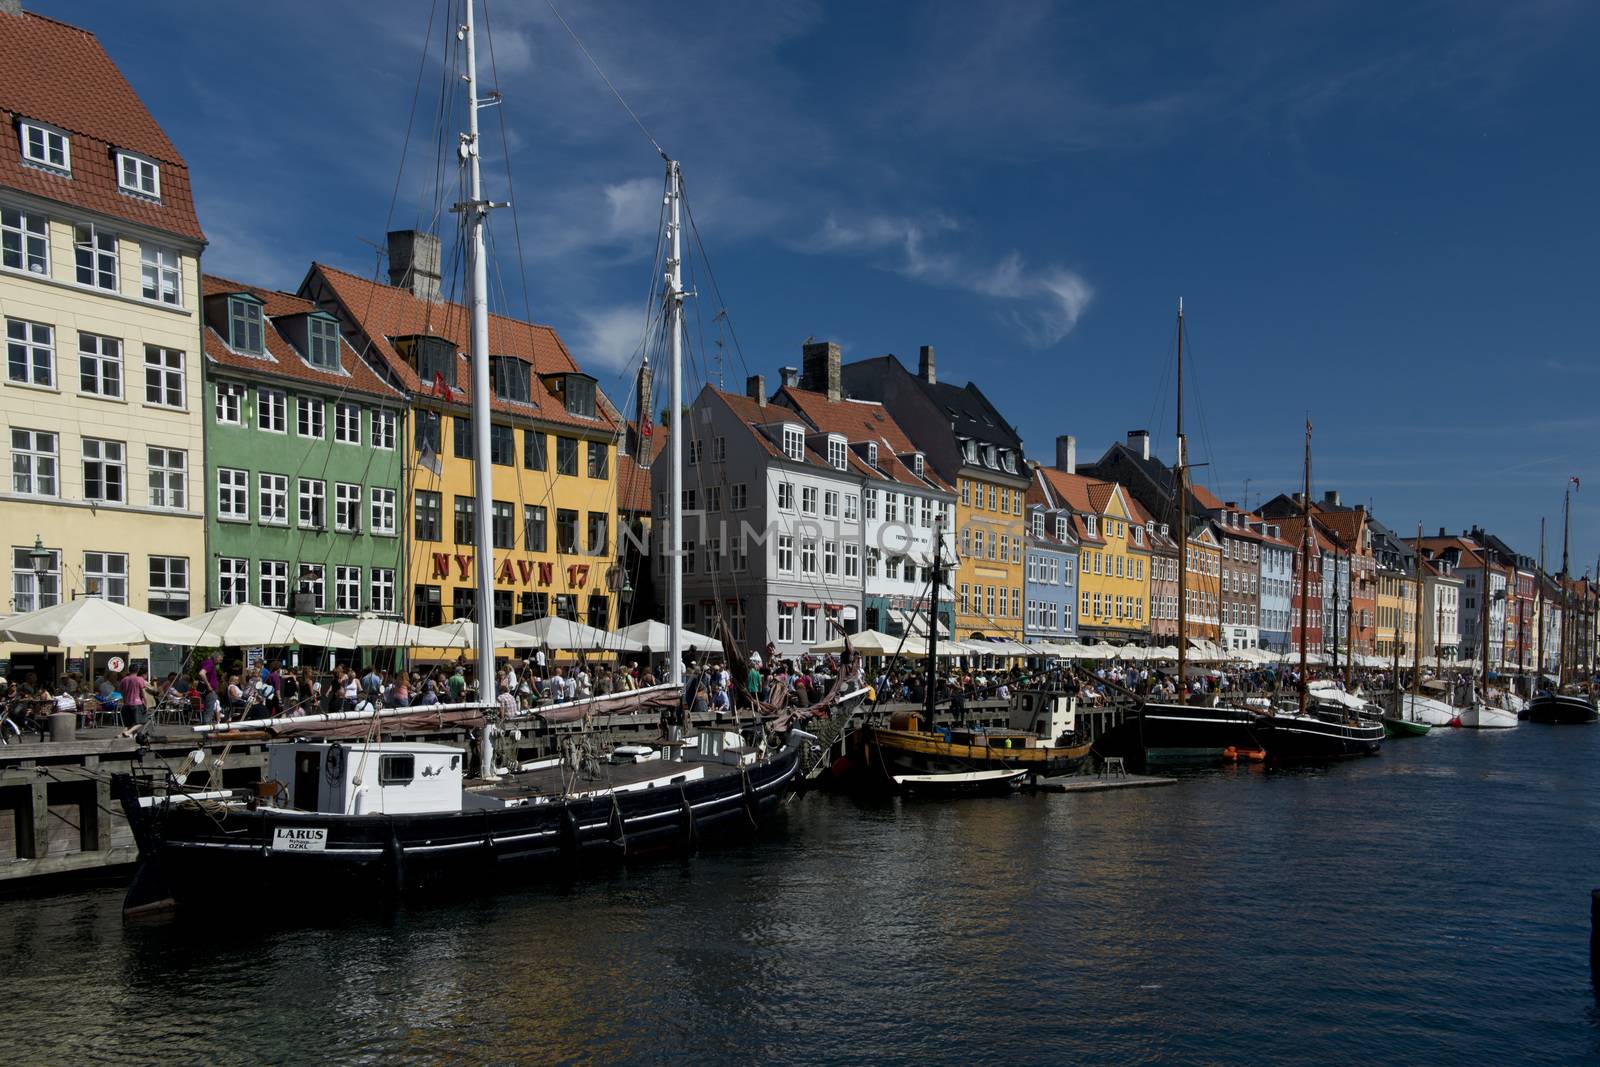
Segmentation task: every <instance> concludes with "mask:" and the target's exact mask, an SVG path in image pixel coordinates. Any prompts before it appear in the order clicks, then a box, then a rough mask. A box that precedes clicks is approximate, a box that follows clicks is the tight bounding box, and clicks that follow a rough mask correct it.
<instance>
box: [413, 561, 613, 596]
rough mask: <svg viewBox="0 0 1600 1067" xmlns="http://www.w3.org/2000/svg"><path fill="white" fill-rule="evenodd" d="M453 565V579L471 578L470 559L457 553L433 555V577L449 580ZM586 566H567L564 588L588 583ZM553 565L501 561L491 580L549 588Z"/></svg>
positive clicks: (554, 566)
mask: <svg viewBox="0 0 1600 1067" xmlns="http://www.w3.org/2000/svg"><path fill="white" fill-rule="evenodd" d="M451 563H454V564H455V576H456V577H458V578H459V579H460V580H461V581H463V582H465V581H470V580H471V579H472V556H470V555H468V554H465V553H461V552H455V553H451V552H435V553H433V577H435V578H449V577H451V569H450V564H451ZM589 571H590V565H589V564H587V563H573V564H570V565H569V566H568V567H567V588H569V589H582V588H584V587H585V586H587V585H588V584H589ZM555 574H556V565H555V564H554V563H547V562H545V561H543V560H532V559H519V560H512V559H503V560H501V561H500V566H499V567H498V568H496V569H495V575H494V580H495V581H497V582H503V583H508V584H511V585H541V586H544V585H553V584H554V583H555Z"/></svg>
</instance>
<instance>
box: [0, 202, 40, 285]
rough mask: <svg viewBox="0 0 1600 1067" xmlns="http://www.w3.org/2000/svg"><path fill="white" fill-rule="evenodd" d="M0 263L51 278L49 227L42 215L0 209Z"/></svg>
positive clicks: (13, 268)
mask: <svg viewBox="0 0 1600 1067" xmlns="http://www.w3.org/2000/svg"><path fill="white" fill-rule="evenodd" d="M0 263H4V265H5V266H7V267H10V268H11V269H12V270H25V271H27V272H28V273H30V274H43V275H44V276H46V277H49V275H50V224H49V222H48V221H47V220H46V219H45V217H44V216H43V215H30V214H28V213H27V212H24V211H18V210H17V209H16V208H9V207H8V208H0Z"/></svg>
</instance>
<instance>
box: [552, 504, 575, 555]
mask: <svg viewBox="0 0 1600 1067" xmlns="http://www.w3.org/2000/svg"><path fill="white" fill-rule="evenodd" d="M556 551H557V552H563V553H568V554H576V553H577V551H578V513H577V512H576V511H573V510H571V509H570V508H557V509H556Z"/></svg>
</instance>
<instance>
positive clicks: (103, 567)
mask: <svg viewBox="0 0 1600 1067" xmlns="http://www.w3.org/2000/svg"><path fill="white" fill-rule="evenodd" d="M83 592H84V595H85V596H92V597H99V598H100V599H102V600H109V601H111V603H113V604H126V603H127V602H128V556H127V553H125V552H85V553H84V554H83Z"/></svg>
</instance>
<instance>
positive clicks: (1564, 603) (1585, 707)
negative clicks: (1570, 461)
mask: <svg viewBox="0 0 1600 1067" xmlns="http://www.w3.org/2000/svg"><path fill="white" fill-rule="evenodd" d="M1571 507H1572V482H1571V481H1568V482H1567V490H1566V493H1565V494H1564V499H1563V501H1562V505H1561V607H1562V612H1561V620H1562V630H1563V640H1562V642H1561V649H1560V651H1559V653H1558V654H1557V656H1556V664H1557V666H1556V684H1555V688H1553V689H1549V690H1544V691H1541V692H1539V693H1537V694H1536V695H1535V696H1534V698H1533V699H1532V700H1531V701H1529V703H1528V711H1527V718H1528V721H1529V722H1538V723H1546V724H1548V725H1553V726H1555V725H1582V724H1585V723H1591V722H1595V721H1596V720H1600V712H1597V711H1596V708H1595V702H1594V694H1593V691H1592V687H1591V689H1590V691H1588V692H1582V693H1579V692H1571V691H1563V687H1562V680H1563V678H1564V677H1565V674H1566V660H1567V642H1566V640H1565V630H1566V620H1567V615H1568V613H1570V611H1571V610H1572V597H1571V596H1569V595H1568V578H1567V543H1568V538H1569V534H1570V532H1571V515H1572V511H1571ZM1542 551H1543V549H1542V548H1541V552H1542ZM1543 573H1544V568H1543V567H1541V568H1540V584H1541V586H1542V585H1543ZM1586 599H1587V598H1586ZM1540 630H1541V634H1542V631H1543V626H1541V627H1540ZM1543 672H1544V665H1543V664H1539V665H1537V668H1536V671H1535V677H1539V676H1541V675H1542V674H1543Z"/></svg>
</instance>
